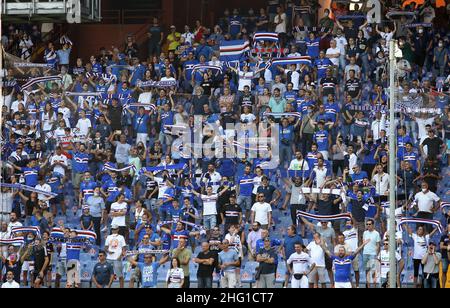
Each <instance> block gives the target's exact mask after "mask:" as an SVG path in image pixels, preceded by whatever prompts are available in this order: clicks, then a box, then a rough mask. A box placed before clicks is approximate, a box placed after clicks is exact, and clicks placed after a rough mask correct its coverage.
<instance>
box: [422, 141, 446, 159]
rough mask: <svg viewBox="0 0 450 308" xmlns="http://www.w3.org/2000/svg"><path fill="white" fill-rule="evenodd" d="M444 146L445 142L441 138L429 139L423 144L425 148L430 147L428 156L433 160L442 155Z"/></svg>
mask: <svg viewBox="0 0 450 308" xmlns="http://www.w3.org/2000/svg"><path fill="white" fill-rule="evenodd" d="M442 144H443V141H442V139H441V138H439V137H434V138H433V139H431V138H430V137H428V138H426V139H425V140H424V141H423V143H422V145H423V146H428V156H429V157H433V158H436V157H437V156H438V155H439V154H440V149H441V146H442Z"/></svg>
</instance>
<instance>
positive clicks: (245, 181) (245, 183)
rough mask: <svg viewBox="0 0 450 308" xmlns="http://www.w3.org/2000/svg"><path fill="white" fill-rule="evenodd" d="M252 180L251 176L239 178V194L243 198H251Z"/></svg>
mask: <svg viewBox="0 0 450 308" xmlns="http://www.w3.org/2000/svg"><path fill="white" fill-rule="evenodd" d="M253 178H254V176H253V175H251V174H248V175H245V174H244V175H243V176H241V177H239V179H238V182H239V194H240V195H241V196H244V197H251V196H252V191H253Z"/></svg>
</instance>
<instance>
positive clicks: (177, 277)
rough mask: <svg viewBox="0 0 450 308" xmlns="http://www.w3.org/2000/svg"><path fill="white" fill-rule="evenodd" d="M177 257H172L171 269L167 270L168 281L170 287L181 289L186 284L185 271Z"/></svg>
mask: <svg viewBox="0 0 450 308" xmlns="http://www.w3.org/2000/svg"><path fill="white" fill-rule="evenodd" d="M179 264H180V262H179V261H178V259H177V258H172V262H171V264H170V270H169V271H168V272H167V277H166V282H167V288H169V289H180V288H182V286H183V284H184V272H183V269H182V268H181V267H180V265H179Z"/></svg>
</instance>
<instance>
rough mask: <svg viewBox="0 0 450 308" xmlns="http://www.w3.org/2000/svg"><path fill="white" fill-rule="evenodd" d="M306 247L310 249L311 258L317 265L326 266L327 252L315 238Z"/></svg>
mask: <svg viewBox="0 0 450 308" xmlns="http://www.w3.org/2000/svg"><path fill="white" fill-rule="evenodd" d="M306 249H308V250H309V254H310V255H311V260H312V262H314V263H315V264H316V267H325V252H324V251H323V249H322V247H320V245H317V244H316V242H315V241H314V240H313V241H312V242H311V243H309V244H308V246H306Z"/></svg>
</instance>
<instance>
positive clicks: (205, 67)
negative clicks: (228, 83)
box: [192, 64, 223, 74]
mask: <svg viewBox="0 0 450 308" xmlns="http://www.w3.org/2000/svg"><path fill="white" fill-rule="evenodd" d="M199 70H203V71H204V70H212V71H218V72H219V73H220V74H222V73H223V71H222V67H221V66H219V65H208V64H197V65H194V67H193V69H192V71H193V72H195V71H199Z"/></svg>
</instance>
